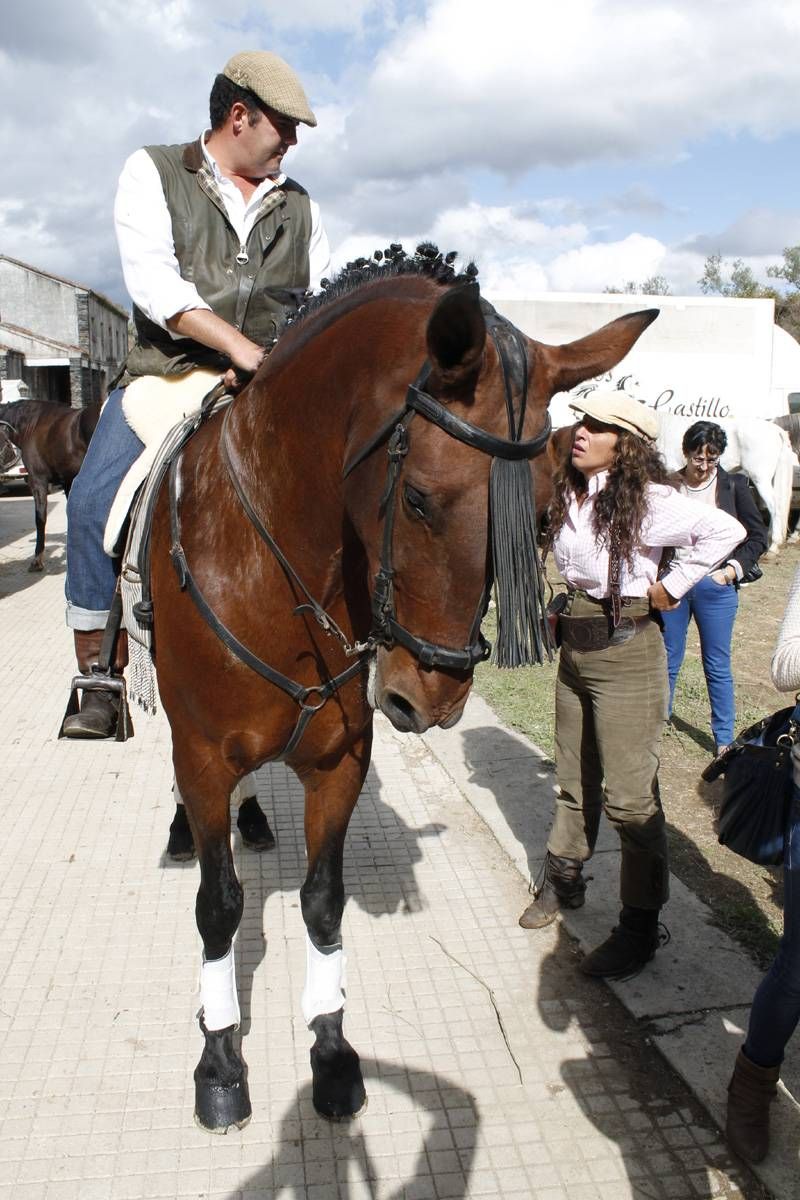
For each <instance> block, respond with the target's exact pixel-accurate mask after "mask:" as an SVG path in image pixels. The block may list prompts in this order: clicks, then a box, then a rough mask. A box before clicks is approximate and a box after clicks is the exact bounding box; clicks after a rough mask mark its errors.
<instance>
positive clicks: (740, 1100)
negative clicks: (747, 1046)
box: [725, 1050, 781, 1163]
mask: <svg viewBox="0 0 800 1200" xmlns="http://www.w3.org/2000/svg"><path fill="white" fill-rule="evenodd" d="M780 1071H781V1068H780V1064H779V1065H778V1066H777V1067H757V1066H756V1064H755V1063H753V1062H750V1059H749V1058H747V1057H746V1055H745V1053H744V1050H740V1051H739V1054H738V1055H737V1058H736V1065H735V1066H734V1068H733V1076H732V1078H731V1081H730V1083H729V1084H728V1119H727V1122H726V1125H725V1138H726V1140H727V1142H728V1145H729V1146H730V1148H731V1150H733V1151H734V1152H735V1153H736V1154H739V1155H741V1157H742V1158H746V1159H747V1161H748V1162H753V1163H760V1162H761V1161H762V1159H764V1158H766V1156H767V1151H768V1150H769V1106H770V1104H771V1103H772V1101H773V1100H774V1099H775V1096H776V1094H777V1091H778V1077H779V1075H780Z"/></svg>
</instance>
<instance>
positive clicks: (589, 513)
mask: <svg viewBox="0 0 800 1200" xmlns="http://www.w3.org/2000/svg"><path fill="white" fill-rule="evenodd" d="M607 479H608V472H607V471H601V472H599V473H598V474H597V475H594V476H593V477H592V478H591V479H590V480H589V487H588V493H587V495H586V497H585V499H584V501H583V503H582V504H581V505H580V506H579V505H578V501H577V499H576V498H575V497H574V496H573V497H572V501H571V503H570V506H569V511H568V513H567V517H566V520H565V521H564V524H563V525H562V527H561V529H560V531H559V534H558V537H557V538H556V540H555V543H554V545H553V558H554V559H555V563H556V566H557V567H558V570H559V573H560V574H561V576H562V577H563V579H564V580H565V581H566V582H567V583H568V584H569V585H570V587H575V588H581V589H582V590H583V591H585V592H588V594H589V595H590V596H593V597H594V598H595V599H597V600H601V599H603V598H605V597H607V596H608V594H609V591H608V546H607V545H604V544H602V542H601V541H599V540H598V538H597V537H596V535H595V532H594V529H593V527H592V523H593V515H594V505H595V500H596V498H597V494H598V492H600V491H601V490H602V488H604V487H605V484H606V480H607ZM647 500H648V513H647V516H646V517H645V520H644V522H643V525H642V537H641V545H640V546H639V547H638V548H637V549H636V550H634V552H633V569H632V570H631V568H630V567H629V566H628V563H627V562H625V561H623V562H622V563H621V569H620V595H622V596H646V595H647V591H648V588H649V587H650V586H651V585H652V584H654V583H655V582H656V579H657V577H658V568H659V565H660V562H661V551H662V550H663V548H664V547H665V546H675V547H678V546H685V547H686V557H685V558H682V559H681V561H680V562H674V563H673V565H672V566H671V568H670V570H669V571H668V572H667V573H666V574H665V575H664V576H663V577H662V579H661V583H662V584H663V585H664V587H665V588H666V590H667V591H668V592H669V594H670V596H672V597H673V598H674V599H675V600H680V598H681V596H684V595H685V594H686V593H687V592H688V591H689V589H690V588H691V587H694V585H695V584H696V583H698V582H699V581H700V580H701V579H702V578H703V576H704V575H707V574H708V572H709V571H711V570H713V568H714V567H715V566H716V565H717V563H720V562H723V561H724V560H725V559H726V558H727V557H728V555H729V554H730V552H731V550H733V548H734V546H738V545H739V544H740V542H743V541H744V539H745V538H746V537H747V530H746V529H745V528H744V526H743V525H741V524H740V523H739V522H738V521H737V520H736V518H735V517H731V516H729V514H728V513H726V512H723V511H722V510H721V509H719V508H709V507H708V506H707V505H705V504H701V503H700V502H699V501H697V500H690V499H689V497H688V496H683V495H682V494H681V493H680V492H677V491H676V490H675V488H673V487H670V486H669V485H668V484H659V483H649V484H648V485H647Z"/></svg>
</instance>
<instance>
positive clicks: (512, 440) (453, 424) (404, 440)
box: [169, 310, 551, 758]
mask: <svg viewBox="0 0 800 1200" xmlns="http://www.w3.org/2000/svg"><path fill="white" fill-rule="evenodd" d="M485 315H486V324H487V327H488V329H489V332H490V334H491V337H492V340H493V341H494V344H495V346H496V348H497V353H498V357H499V360H500V363H501V366H502V370H503V381H504V387H505V398H506V410H507V416H508V425H509V434H510V436H509V437H508V438H499V437H497V436H495V435H494V434H492V433H489V432H488V430H485V429H481V428H480V427H479V426H477V425H472V424H471V423H470V422H468V421H464V420H462V418H460V417H457V416H455V414H454V413H451V412H450V411H449V410H448V409H447V408H446V407H445V406H444V405H443V404H441V403H440V402H439V401H438V400H436V399H435V398H434V397H433V396H431V395H429V393H428V392H426V391H425V390H424V385H425V383H426V382H427V380H428V377H429V375H430V372H431V367H430V365H429V364H428V363H425V364H424V366H423V367H422V370H421V371H420V373H419V375H418V376H417V379H416V380H415V382H414V383H412V384H411V385H410V386H409V388H408V391H407V393H406V398H405V404H404V405H403V407H402V408H401V409H400V410H399V411H398V412H396V413H394V415H393V416H392V417H391V418H390V420H388V421H386V422H385V423H384V425H382V426H381V428H380V429H379V430H378V431H377V433H376V434H374V435H373V437H371V438H370V439H369V441H368V442H367V443H366V444H365V445H364V446H363V447H362V449H361V450H359V451H358V452H357V453H356V454H355V455H354V456H353V458H351V459H350V461H349V462H348V463H347V464H346V466H345V468H344V471H343V478H345V479H346V478H347V477H348V476H349V475H350V474H351V472H352V471H354V470H355V468H356V467H357V466H358V465H359V464H360V463H362V462H364V460H365V459H367V458H368V457H369V456H370V455H371V454H372V453H373V452H374V451H375V450H376V449H377V448H378V447H379V446H381V445H382V444H383V443H384V442H386V441H387V440H388V447H387V450H388V457H389V465H388V469H387V478H386V486H385V488H384V492H383V496H382V499H381V508H382V511H383V512H384V514H385V516H384V528H383V539H382V545H381V556H380V567H379V569H378V571H377V573H376V576H375V586H374V589H373V593H372V628H371V630H370V633H369V636H368V637H367V639H366V641H364V642H356V643H352V644H351V642H350V641H349V639H348V638H347V635H346V634H345V633H344V632H343V630H341V629H340V628H339V626H338V625H337V623H336V621H334V619H333V618H332V617H331V616H330V614H328V613H327V612H326V611H325V610H324V609H323V607H322V606H321V605H320V604H319V603H318V602H317V601H316V600H315V599H314V597H313V596H312V595H311V593H310V592H309V590H308V588H307V587H306V586H305V584H304V583H303V581H302V579H301V578H300V576H299V575H298V574H297V572H296V571H295V569H294V568H293V567H292V565H291V563H290V562H289V561H288V559H287V558H286V556H285V555H284V554H283V552H282V551H281V549H280V547H279V546H278V544H277V542H276V541H275V539H274V538H273V536H272V535H271V533H270V532H269V530H268V529H267V528H266V527H265V526H264V523H263V521H262V520H261V518H260V517H259V515H258V512H257V511H256V509H255V507H254V505H253V503H252V501H251V500H250V498H249V496H248V494H247V491H246V489H245V486H244V483H243V481H242V463H241V460H240V458H239V455H238V453H237V451H236V448H235V447H234V446H233V443H232V442H231V438H230V430H229V423H230V416H231V414H232V412H233V406H230V407H229V408H228V410H227V412H226V413H225V417H224V418H223V422H222V430H221V435H220V449H221V454H222V461H223V463H224V466H225V469H226V471H227V474H228V476H229V478H230V481H231V484H232V486H233V489H234V491H235V493H236V496H237V498H238V500H239V502H240V504H241V505H242V508H243V510H244V512H245V514H246V516H247V518H248V520H249V521H250V523H251V524H252V525H253V527H254V528H255V530H256V532H257V533H258V534H259V536H260V537H261V539H262V540H263V541H264V542H265V543H266V545H267V546H268V547H269V549H270V551H271V552H272V554H273V555H274V556H275V558H276V559H277V561H278V563H279V564H280V566H281V568H282V570H283V571H284V573H285V574H286V576H287V578H288V579H289V580H290V582H291V583H293V584H294V585H295V586H296V587H297V588H298V590H299V591H300V592H301V593H302V595H303V596H304V597H305V603H302V604H299V605H298V606H297V607H296V608H295V610H294V611H295V612H296V613H301V612H310V613H311V615H312V616H313V617H314V619H315V620H316V621H317V623H318V624H319V625H320V626H321V628H322V629H324V630H325V631H326V632H327V633H331V634H333V635H334V636H335V637H336V638H337V639H338V640H339V641H340V642H341V643H342V646H343V648H344V651H345V654H346V655H347V656H348V657H356V656H357V658H358V661H357V662H355V663H352V664H351V665H350V666H349V667H347V668H346V669H345V670H344V671H342V672H340V673H339V674H338V675H335V676H331V677H329V678H328V679H326V680H323V681H321V682H320V683H319V684H318V685H314V686H311V687H306V686H304V685H303V684H300V683H297V682H296V681H294V680H292V679H290V678H289V677H288V676H286V675H283V674H282V673H281V672H280V671H276V670H275V668H274V667H271V666H269V664H268V663H265V662H264V661H263V660H262V659H261V658H259V657H258V656H257V655H256V654H254V653H253V652H252V651H251V650H250V649H249V648H248V647H247V646H245V645H244V643H242V642H241V641H239V639H238V638H237V637H236V636H235V634H233V632H232V631H231V630H229V629H228V628H227V627H226V626H225V624H224V623H223V622H222V621H221V620H220V618H219V617H218V616H217V614H216V613H215V612H214V610H213V608H212V607H211V605H210V604H209V603H208V601H207V600H206V598H205V596H204V595H203V593H202V591H201V589H200V587H199V586H198V584H197V581H196V580H195V578H194V576H193V574H192V571H191V569H190V567H189V563H188V561H187V558H186V552H185V551H184V549H183V546H182V543H181V517H180V507H181V483H180V462H181V457H182V455H181V452H180V451H179V452H178V453H177V454H176V455H175V457H174V458H173V459H172V462H171V464H170V467H169V511H170V540H171V545H170V557H171V559H172V562H173V565H174V567H175V570H176V572H177V575H178V581H179V585H180V587H181V589H182V590H185V591H186V592H187V593H188V594H189V596H190V597H191V599H192V601H193V603H194V604H195V606H196V608H197V609H198V611H199V613H200V615H201V616H202V618H203V620H204V621H205V622H206V624H207V625H208V626H209V628H211V629H212V630H213V632H214V633H215V634H216V636H217V637H218V638H219V639H220V640H221V641H222V642H223V644H224V645H225V646H226V647H227V649H228V650H229V651H230V652H231V653H232V654H234V655H235V656H236V657H237V658H238V659H239V660H240V661H241V662H244V663H245V664H246V665H247V666H248V667H250V668H251V670H253V671H255V672H256V673H257V674H259V675H261V677H262V678H264V679H266V680H268V681H269V682H270V683H272V684H274V685H275V686H276V687H278V688H280V690H281V691H283V692H285V693H286V694H287V695H289V696H291V698H292V699H293V700H294V701H295V702H296V703H297V704H298V705H299V707H300V710H301V711H300V716H299V718H298V721H297V724H296V725H295V729H294V731H293V733H292V735H291V737H290V738H289V741H288V743H287V745H286V746H285V747H284V748H283V750H282V751H281V754H280V755H279V757H280V758H284V757H286V756H287V755H288V754H289V753H290V752H291V751H292V750H293V749H294V748H295V747H296V746H297V744H298V742H299V741H300V738H301V737H302V734H303V732H304V730H305V728H306V726H307V724H308V722H309V720H310V719H311V717H312V716H313V715H314V713H316V712H318V711H319V710H320V709H321V708H322V707H323V705H324V704H325V703H326V701H327V700H328V699H330V697H331V696H332V695H333V694H334V693H335V692H336V691H337V690H338V689H339V688H340V687H341V686H342V685H343V684H344V683H346V682H347V681H349V680H350V679H352V678H354V677H355V675H357V674H358V673H359V672H360V671H361V670H363V669H364V667H365V665H366V661H367V658H366V656H367V655H368V654H369V653H371V652H372V651H374V650H375V649H377V647H379V646H385V647H386V648H388V649H391V648H392V647H393V646H395V645H399V646H403V647H404V648H405V649H407V650H409V651H410V652H411V653H412V654H413V655H415V657H416V658H417V659H418V660H419V662H420V663H421V664H422V665H423V666H424V667H429V668H430V667H441V668H444V669H447V670H454V671H469V670H471V669H472V668H473V667H474V666H475V664H476V663H478V662H482V661H483V660H484V659H486V658H487V657H488V655H489V653H490V652H491V647H490V646H489V643H488V642H487V641H486V640H485V638H484V637H483V636H482V634H481V633H480V623H481V620H482V618H483V614H484V612H485V610H486V603H487V600H488V592H489V587H490V586H491V578H489V579H487V581H486V584H485V586H484V589H483V593H482V595H481V599H480V601H479V604H478V608H477V611H476V614H475V618H474V620H473V623H472V628H471V631H470V635H469V642H468V643H467V645H466V646H464V647H462V648H454V647H451V646H443V645H440V644H437V643H433V642H427V641H425V640H424V639H422V638H419V637H417V636H416V635H415V634H413V633H411V632H410V631H409V630H408V629H407V628H406V627H405V626H404V625H401V623H400V622H399V620H398V619H397V612H396V609H395V598H394V574H395V573H394V568H393V566H392V541H393V533H394V523H395V513H396V507H397V485H398V481H399V478H400V474H401V471H402V467H403V462H404V460H405V458H406V455H407V454H408V450H409V446H410V442H409V436H408V427H409V425H410V423H411V420H412V419H413V417H414V415H415V414H417V413H418V414H419V415H420V416H421V417H423V418H424V419H425V420H426V421H429V422H430V423H431V424H433V425H436V426H438V427H439V429H441V430H443V431H444V432H445V433H446V434H447V435H448V436H449V437H452V438H455V439H456V440H457V441H459V442H462V443H463V444H464V445H466V446H470V447H472V448H473V449H475V450H478V451H480V452H481V453H482V454H488V455H489V456H490V457H491V458H499V459H506V460H509V461H512V462H513V461H521V460H525V459H528V460H530V459H533V458H535V457H536V456H537V455H538V454H540V453H541V452H542V450H543V449H544V447H545V445H546V444H547V439H548V437H549V436H550V432H551V424H550V417H549V414H548V415H546V417H545V422H544V425H543V427H542V429H541V430H540V432H539V433H538V434H537V435H536V436H535V437H534V438H531V439H530V440H529V441H524V442H523V441H521V440H520V434H521V431H522V426H523V423H524V419H525V408H526V404H527V394H528V364H527V355H526V353H525V346H524V342H523V337H522V334H521V333H520V332H519V330H517V329H515V328H514V326H513V325H511V324H510V323H509V322H508V321H506V320H505V319H504V318H502V317H500V316H499V315H498V314H496V313H495V312H494V310H489V311H488V312H487V313H486V314H485ZM514 375H516V376H517V383H518V387H517V390H518V393H519V397H520V401H519V410H518V411H516V410H515V405H514V398H513V397H514V384H513V379H512V377H513V376H514ZM221 394H222V393H221V390H220V389H218V388H217V389H214V391H212V392H211V393H209V396H208V397H206V401H204V403H203V410H202V416H201V419H202V420H205V419H207V417H208V416H209V415H210V414H211V412H212V411H213V408H214V405H215V403H216V402H217V399H218V398H219V397H220V396H221Z"/></svg>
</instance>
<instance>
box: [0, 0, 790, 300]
mask: <svg viewBox="0 0 800 1200" xmlns="http://www.w3.org/2000/svg"><path fill="white" fill-rule="evenodd" d="M243 49H272V50H275V51H277V53H279V54H281V55H282V56H283V57H284V58H286V59H287V60H288V61H289V62H290V63H291V64H292V65H293V66H294V67H295V68H296V70H297V71H298V73H299V74H300V76H301V78H302V79H303V82H304V84H305V87H306V91H307V93H308V95H309V98H310V100H311V103H312V106H313V107H314V109H315V111H316V113H317V116H318V119H319V126H318V127H317V129H306V128H305V127H303V126H301V144H300V145H299V146H298V147H297V148H296V149H295V150H294V151H292V152H291V154H290V155H289V156H288V157H287V160H286V163H285V165H286V167H287V169H288V171H289V173H290V174H292V175H294V176H296V177H297V178H298V179H299V180H300V181H301V182H302V183H303V184H304V185H305V186H306V187H308V189H309V190H310V192H311V193H312V195H313V196H314V197H315V198H316V199H317V200H319V202H320V204H321V205H322V208H323V214H324V218H325V223H326V226H327V229H328V233H329V237H330V241H331V245H332V247H333V249H334V255H335V261H337V262H339V263H341V262H344V261H346V259H347V258H350V257H354V256H356V255H358V254H369V253H371V251H372V250H373V249H374V248H376V247H379V246H384V245H387V244H388V242H389V241H402V242H404V244H406V245H407V246H410V245H412V244H414V243H415V242H416V241H418V240H420V239H422V238H430V239H433V240H434V241H436V242H437V243H438V244H439V246H440V247H441V248H442V249H445V250H448V249H455V250H458V251H459V252H460V254H461V255H462V256H463V257H464V258H465V259H467V258H470V257H472V258H474V259H475V261H476V262H477V263H478V265H479V267H480V272H481V281H482V283H483V285H484V288H485V289H486V290H489V291H490V292H492V293H493V294H495V295H505V296H524V295H526V294H529V293H531V292H537V291H543V290H547V289H552V290H558V291H598V290H602V289H603V288H604V287H605V286H606V285H619V284H622V283H624V282H625V281H626V280H636V281H641V280H643V279H645V278H647V277H648V276H651V275H654V274H661V275H664V276H666V278H667V280H668V281H669V283H670V286H671V288H672V291H673V292H675V293H680V292H687V293H695V292H697V291H698V287H697V280H698V279H699V277H700V275H701V273H702V267H703V262H704V259H705V256H706V255H707V254H709V253H712V252H720V253H721V254H722V255H723V256H725V257H726V258H728V259H732V258H735V257H741V258H744V259H745V260H746V261H747V262H748V263H750V265H751V266H752V267H753V269H754V270H755V271H756V273H757V274H759V275H760V276H761V277H762V278H763V277H764V273H765V268H766V265H767V264H769V263H771V262H775V261H778V260H780V257H781V252H782V250H783V248H784V246H787V245H794V244H797V243H798V242H800V186H798V185H800V168H799V167H798V163H800V101H799V100H798V96H799V95H800V88H799V87H798V84H799V83H800V3H798V2H797V0H758V3H753V2H752V0H704V2H703V3H702V4H699V3H697V0H648V2H647V3H644V4H642V3H641V2H640V0H547V2H545V0H491V2H489V3H487V0H480V2H478V0H288V2H287V0H226V2H225V3H224V4H220V3H219V0H169V2H159V0H70V3H69V4H64V3H63V0H6V3H5V5H4V16H3V23H2V39H1V40H0V97H1V102H0V130H1V131H2V132H1V133H0V144H1V145H2V149H3V159H2V161H3V168H4V169H3V173H2V184H1V185H0V253H5V254H8V255H11V256H12V257H15V258H20V259H23V260H25V261H27V262H31V263H33V264H35V265H36V266H39V267H42V268H44V269H45V270H49V271H52V272H54V273H56V274H59V275H65V276H67V277H69V278H71V279H75V280H78V281H79V282H81V283H84V284H87V285H89V286H91V287H94V288H96V289H98V290H100V291H103V292H105V293H106V294H108V295H109V296H111V297H112V298H114V299H115V300H118V301H119V302H121V303H125V304H127V296H126V294H125V290H124V285H123V283H122V280H121V276H120V271H119V266H118V263H117V255H116V247H115V242H114V233H113V226H112V218H111V212H112V202H113V195H114V190H115V186H116V180H117V176H118V174H119V171H120V168H121V166H122V163H123V161H124V159H125V158H126V156H127V155H128V154H129V153H130V152H131V151H132V150H134V149H136V148H137V147H138V146H140V145H143V144H146V143H151V142H178V141H188V140H190V139H192V138H194V137H196V136H197V135H198V134H199V132H200V131H201V130H202V129H203V128H204V127H205V124H206V123H207V102H208V92H209V89H210V85H211V82H212V80H213V77H214V75H215V74H216V72H217V71H218V70H220V69H221V67H222V66H223V65H224V63H225V61H226V60H227V58H228V57H230V55H231V54H234V53H235V52H237V51H238V50H243Z"/></svg>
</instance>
